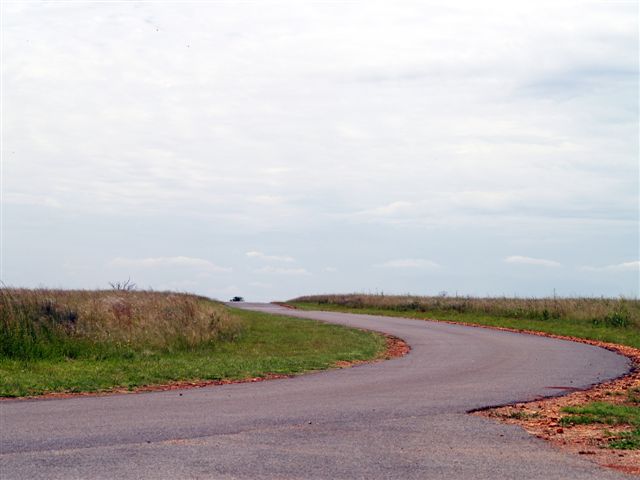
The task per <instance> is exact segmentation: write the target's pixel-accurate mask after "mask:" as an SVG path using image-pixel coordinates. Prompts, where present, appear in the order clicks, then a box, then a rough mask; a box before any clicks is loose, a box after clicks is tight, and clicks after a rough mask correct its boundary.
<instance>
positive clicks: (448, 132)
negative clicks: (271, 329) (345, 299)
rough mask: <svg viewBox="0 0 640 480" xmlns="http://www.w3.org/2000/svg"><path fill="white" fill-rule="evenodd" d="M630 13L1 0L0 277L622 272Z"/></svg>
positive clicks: (569, 281)
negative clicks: (0, 252)
mask: <svg viewBox="0 0 640 480" xmlns="http://www.w3.org/2000/svg"><path fill="white" fill-rule="evenodd" d="M446 3H448V4H449V5H448V6H444V5H446ZM480 3H481V5H479V4H480ZM637 15H638V7H637V4H636V2H635V1H629V2H625V1H617V2H568V1H566V2H563V1H560V2H558V1H555V2H549V3H544V2H509V3H507V2H494V3H492V2H442V3H441V4H440V5H439V6H438V4H436V3H429V2H423V1H420V2H402V1H399V2H376V1H371V0H367V1H362V2H318V1H315V2H305V1H300V0H292V1H290V2H289V1H272V2H269V1H267V2H258V1H256V2H231V1H229V2H210V3H203V2H198V3H196V2H193V3H189V2H171V3H169V2H161V1H157V2H116V1H113V2H89V1H85V2H81V1H78V2H68V1H66V2H55V1H49V2H29V1H21V2H3V6H2V25H1V26H2V34H3V45H2V170H3V178H2V212H3V219H2V220H3V224H2V241H3V243H2V269H1V270H2V272H1V276H2V280H3V281H4V283H5V284H7V285H12V286H28V287H36V286H47V287H74V288H76V287H80V288H108V284H109V282H115V281H123V280H126V279H127V278H129V277H130V278H131V279H132V281H134V282H136V283H137V284H138V286H139V287H142V288H147V287H151V288H154V289H171V290H180V291H190V292H197V293H201V294H205V295H209V296H212V297H216V298H220V299H226V298H228V297H230V296H231V295H243V296H245V297H246V298H247V299H253V300H276V299H287V298H291V297H294V296H297V295H301V294H310V293H327V292H353V291H358V292H380V291H384V292H385V293H387V292H388V293H407V292H411V293H415V294H437V293H438V292H442V291H447V292H449V293H450V294H455V293H456V292H457V293H458V294H471V295H514V294H515V295H520V296H544V295H552V294H553V293H554V291H555V292H556V293H557V294H559V295H598V296H599V295H607V296H617V295H620V294H623V295H628V296H637V295H638V291H639V279H638V276H639V259H640V255H639V251H638V250H639V234H638V227H639V222H638V198H639V196H638V184H639V181H638V173H639V172H638V17H637Z"/></svg>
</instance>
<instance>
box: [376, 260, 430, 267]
mask: <svg viewBox="0 0 640 480" xmlns="http://www.w3.org/2000/svg"><path fill="white" fill-rule="evenodd" d="M375 266H376V267H381V268H424V269H429V268H438V267H440V265H439V264H438V263H436V262H434V261H432V260H427V259H424V258H400V259H397V260H389V261H386V262H384V263H379V264H377V265H375Z"/></svg>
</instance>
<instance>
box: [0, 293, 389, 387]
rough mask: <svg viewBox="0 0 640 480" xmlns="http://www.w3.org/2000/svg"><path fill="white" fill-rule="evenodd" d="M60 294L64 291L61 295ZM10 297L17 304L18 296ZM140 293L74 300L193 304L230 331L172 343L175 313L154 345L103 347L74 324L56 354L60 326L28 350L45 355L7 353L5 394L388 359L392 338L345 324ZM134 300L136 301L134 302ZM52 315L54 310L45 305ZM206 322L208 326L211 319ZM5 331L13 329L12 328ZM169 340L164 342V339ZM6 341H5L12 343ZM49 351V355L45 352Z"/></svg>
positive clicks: (1, 361) (235, 376)
mask: <svg viewBox="0 0 640 480" xmlns="http://www.w3.org/2000/svg"><path fill="white" fill-rule="evenodd" d="M56 292H59V293H60V295H59V296H57V297H56ZM5 293H8V292H5ZM10 293H11V294H12V295H13V298H14V300H13V301H14V303H15V300H16V298H15V297H16V292H15V291H13V292H10ZM133 293H134V292H115V293H114V292H75V294H74V295H76V296H77V295H78V294H80V295H81V296H83V297H85V298H89V299H94V300H95V299H96V298H98V299H99V301H98V303H101V304H106V305H111V304H112V300H110V301H107V302H106V303H105V302H103V300H104V298H113V297H114V296H115V297H117V298H119V299H120V303H119V305H122V302H126V301H127V299H129V301H130V302H133V303H135V304H140V302H142V303H144V302H145V301H146V300H148V298H145V295H146V294H147V293H149V294H152V296H153V301H154V302H158V305H162V304H163V302H164V301H166V302H168V303H169V304H170V303H174V302H176V301H178V302H182V301H188V302H191V301H193V302H194V304H193V305H195V309H196V311H198V309H203V310H205V311H208V314H207V315H209V316H211V315H213V317H215V318H217V319H218V320H220V318H224V323H225V327H224V328H223V329H222V330H224V332H219V331H216V332H211V335H210V336H207V335H205V334H204V332H203V331H200V333H201V334H202V341H201V342H188V341H186V340H185V339H184V338H182V337H181V335H183V334H181V333H179V334H178V340H175V339H173V340H172V339H170V338H169V333H167V332H176V331H178V330H180V329H178V330H176V329H174V328H173V327H172V326H171V319H172V318H173V319H174V320H175V319H176V318H177V317H175V318H174V314H175V311H172V313H171V315H169V317H168V318H164V319H162V320H161V321H160V322H159V323H158V325H160V324H165V323H166V325H168V329H167V332H165V334H158V333H157V332H150V335H151V338H152V340H145V339H144V336H143V335H142V334H141V333H140V332H138V334H137V335H138V336H136V337H135V338H136V341H133V338H132V339H131V341H129V342H127V341H126V339H127V334H126V333H125V332H114V334H113V335H112V337H114V338H117V339H118V340H117V341H114V342H109V341H108V338H109V336H108V335H107V336H104V337H100V341H97V340H96V339H95V338H94V337H91V336H87V335H85V334H79V333H78V332H77V331H76V332H74V331H73V329H72V328H71V327H70V326H69V325H63V326H62V328H63V329H66V330H67V338H64V339H63V340H62V341H60V342H58V343H61V344H62V345H64V346H65V348H58V347H59V345H58V347H55V348H54V347H51V345H50V343H53V344H54V345H57V343H56V342H55V341H53V342H49V343H47V342H48V340H47V338H48V337H47V335H48V336H49V337H51V336H52V335H53V334H52V333H51V330H52V329H54V328H57V327H56V326H55V325H53V326H52V325H49V326H48V327H47V329H45V330H46V332H45V341H44V346H45V347H47V348H44V347H43V348H40V349H38V348H36V347H33V345H32V346H31V347H32V348H31V350H28V349H27V351H30V352H36V353H37V354H36V355H34V356H32V357H26V356H25V355H22V356H20V355H15V354H14V355H12V356H11V355H7V354H5V355H3V356H2V357H0V396H3V397H17V396H32V395H42V394H46V393H52V392H96V391H108V390H111V389H122V388H125V389H132V390H133V389H135V388H136V387H141V386H148V385H154V384H167V383H171V382H181V381H193V382H197V381H207V380H241V379H246V378H254V377H264V376H268V375H269V374H281V375H290V374H299V373H303V372H307V371H312V370H321V369H326V368H330V367H331V366H332V365H334V364H335V363H336V362H339V361H355V360H369V359H372V358H375V357H377V356H378V355H380V354H381V353H382V352H383V351H384V350H385V346H386V344H385V339H384V337H383V336H381V335H378V334H374V333H371V332H364V331H360V330H355V329H349V328H346V327H342V326H338V325H330V324H325V323H321V322H316V321H312V320H300V319H292V318H288V317H282V316H274V315H267V314H262V313H256V312H248V311H240V310H235V309H229V308H227V307H225V306H223V305H221V304H219V303H217V302H213V301H211V300H207V299H203V298H201V297H194V296H187V297H188V298H186V299H185V298H179V299H176V298H175V295H176V294H166V293H158V292H135V295H133ZM129 294H131V295H132V296H131V297H128V295H129ZM19 295H23V298H24V296H25V295H26V296H29V295H36V297H37V298H39V299H42V298H46V299H48V303H47V304H46V305H49V306H51V305H52V304H53V305H56V308H58V309H59V310H60V311H62V312H66V313H65V314H64V315H62V317H64V318H66V317H65V315H67V314H68V312H69V310H70V309H69V308H67V306H65V305H64V304H62V303H61V301H60V298H64V296H65V295H67V293H66V292H61V291H49V290H48V291H39V292H36V293H33V291H21V292H20V293H19V294H18V296H19ZM162 296H165V297H166V298H163V297H162ZM5 300H6V299H5ZM32 300H33V298H32ZM92 301H93V300H92ZM134 301H135V302H134ZM7 302H8V301H5V303H3V304H2V308H4V309H5V311H4V312H0V314H2V315H4V316H5V318H4V320H5V323H6V320H7V318H6V309H7V308H8V305H7ZM19 303H20V302H18V304H19ZM71 303H73V302H71ZM80 303H82V302H80ZM37 304H38V303H37V302H35V303H32V305H37ZM165 306H167V305H165ZM11 308H13V314H14V316H15V313H16V311H15V309H16V308H19V305H18V307H16V305H15V304H14V305H13V306H12V307H11ZM118 308H120V307H118ZM208 309H210V310H208ZM44 310H45V311H50V310H51V308H49V307H45V309H44ZM71 310H72V309H71ZM98 310H99V309H98ZM169 310H171V309H169ZM56 311H57V310H56ZM72 311H73V310H72ZM95 311H96V310H94V312H95ZM163 311H164V308H159V309H158V312H157V313H158V314H159V315H160V314H161V313H162V312H163ZM73 312H75V311H73ZM75 313H78V312H75ZM67 316H68V315H67ZM197 316H198V315H196V317H197ZM27 317H28V315H27ZM71 317H74V315H71ZM143 317H144V316H143ZM205 317H206V315H205ZM39 318H40V319H39V320H37V319H33V318H32V319H31V320H32V321H33V322H36V323H37V322H38V321H39V322H45V323H46V322H48V321H50V319H48V317H47V316H46V315H44V316H43V315H40V317H39ZM75 318H76V320H75V323H76V324H79V323H81V322H82V320H81V314H78V315H77V317H75ZM144 318H146V317H144ZM23 320H24V318H23ZM201 320H202V322H204V320H203V319H201ZM92 321H96V319H95V318H94V319H93V320H92ZM105 321H106V320H105ZM146 321H147V326H146V328H150V327H151V325H152V324H153V322H152V320H151V319H149V318H147V320H146ZM176 321H180V320H176ZM181 321H184V319H182V320H181ZM64 322H66V320H64ZM135 322H136V316H135V315H132V317H131V322H130V323H131V324H132V325H129V326H127V323H126V322H125V323H124V324H123V325H125V327H126V329H128V328H129V327H130V330H131V332H133V331H135V330H136V328H135V327H134V326H133V324H135ZM187 323H189V322H187ZM205 323H206V322H205ZM114 325H115V324H112V325H111V326H110V328H116V327H115V326H114ZM212 325H213V326H214V327H215V328H216V329H218V328H220V322H219V321H215V322H213V323H212ZM23 327H24V326H23ZM3 328H5V330H7V326H6V325H4V326H3ZM39 328H40V327H38V326H36V327H33V331H32V332H31V334H33V332H37V331H38V329H39ZM75 328H76V329H77V328H79V327H77V326H76V327H75ZM183 328H185V327H183ZM205 330H206V329H205ZM100 331H102V330H100ZM198 331H199V330H198ZM3 333H4V334H5V335H4V336H5V337H7V336H10V335H9V334H7V332H6V331H5V332H3ZM58 334H60V332H58ZM16 335H17V334H15V332H14V333H13V337H12V338H14V339H15V337H16ZM161 338H162V339H164V340H162V341H161V340H160V339H161ZM2 340H3V342H4V340H5V338H2ZM74 342H77V343H78V344H80V345H82V348H79V349H74V348H73V344H74ZM49 347H51V348H49ZM14 349H15V345H14ZM43 351H44V352H45V353H46V354H43ZM38 352H40V353H38ZM65 352H66V353H69V352H72V354H71V355H66V354H65Z"/></svg>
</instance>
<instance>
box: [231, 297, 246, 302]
mask: <svg viewBox="0 0 640 480" xmlns="http://www.w3.org/2000/svg"><path fill="white" fill-rule="evenodd" d="M231 301H232V302H244V298H242V297H233V298H232V299H231Z"/></svg>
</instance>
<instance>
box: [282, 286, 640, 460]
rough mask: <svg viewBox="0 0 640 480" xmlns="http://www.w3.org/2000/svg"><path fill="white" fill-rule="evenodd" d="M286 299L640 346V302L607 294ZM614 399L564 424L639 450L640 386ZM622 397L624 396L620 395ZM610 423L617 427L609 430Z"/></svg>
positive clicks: (569, 413) (572, 410) (571, 415)
mask: <svg viewBox="0 0 640 480" xmlns="http://www.w3.org/2000/svg"><path fill="white" fill-rule="evenodd" d="M288 303H290V304H292V305H295V306H296V307H298V308H301V309H307V310H333V311H341V312H352V313H367V314H378V315H387V316H398V317H408V318H416V319H434V320H446V321H453V322H464V323H470V324H476V325H487V326H493V327H506V328H512V329H518V330H534V331H540V332H546V333H551V334H555V335H563V336H568V337H579V338H585V339H589V340H596V341H601V342H610V343H616V344H619V345H626V346H631V347H635V348H637V349H640V301H639V300H637V299H634V300H630V299H622V298H621V299H609V298H540V299H519V298H471V297H444V296H439V297H417V296H388V295H361V294H352V295H316V296H307V297H299V298H296V299H293V300H290V301H289V302H288ZM611 393H612V394H615V395H616V396H618V399H617V401H616V402H615V403H612V402H590V403H585V404H583V405H579V406H571V407H565V408H563V409H562V410H561V411H562V412H564V414H566V415H565V416H564V417H563V418H562V419H561V424H562V425H564V426H572V425H586V424H597V425H602V427H603V428H605V429H604V435H603V436H604V437H606V438H608V439H609V440H608V446H610V447H611V448H617V449H640V388H639V387H637V386H636V387H632V388H630V389H629V390H627V391H624V390H623V391H616V392H611ZM620 396H622V397H620ZM607 426H617V427H621V429H620V428H619V429H618V431H617V432H609V431H608V430H607V429H606V427H607Z"/></svg>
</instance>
